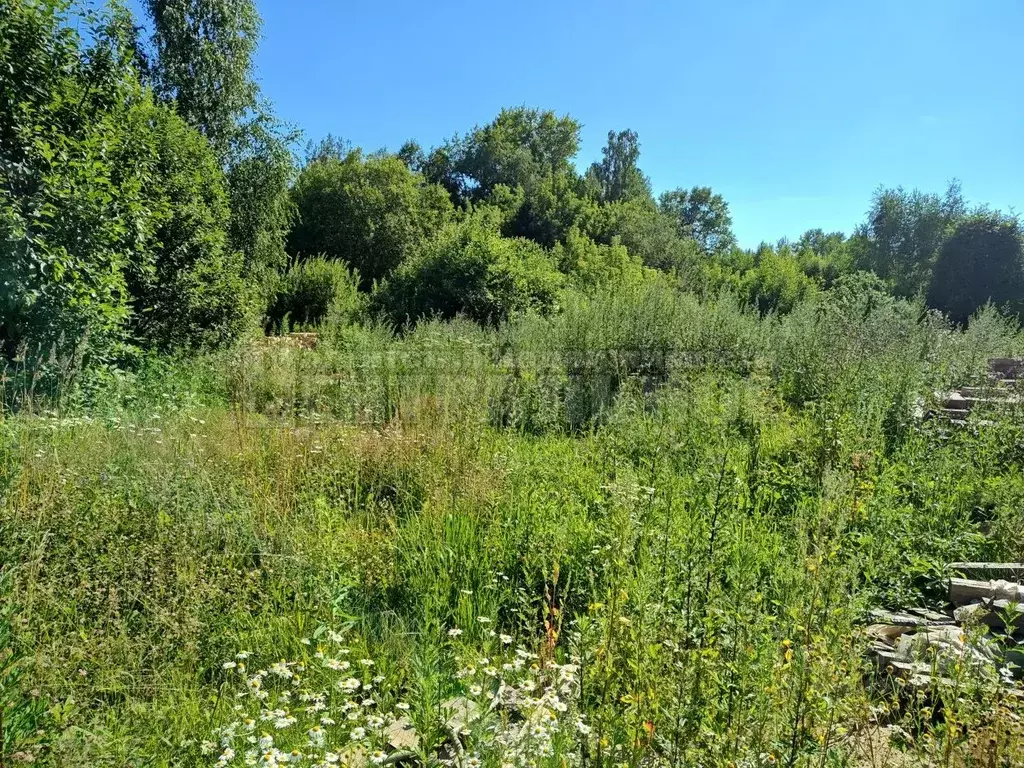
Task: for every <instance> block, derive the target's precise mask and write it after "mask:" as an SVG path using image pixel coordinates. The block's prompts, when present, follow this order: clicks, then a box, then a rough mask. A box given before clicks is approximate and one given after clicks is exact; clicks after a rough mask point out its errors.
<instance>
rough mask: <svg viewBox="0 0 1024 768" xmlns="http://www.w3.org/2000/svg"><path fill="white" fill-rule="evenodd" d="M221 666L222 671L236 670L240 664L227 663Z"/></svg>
mask: <svg viewBox="0 0 1024 768" xmlns="http://www.w3.org/2000/svg"><path fill="white" fill-rule="evenodd" d="M220 666H221V668H222V669H234V668H235V667H237V666H238V664H237V662H234V661H225V662H224V663H223V664H221V665H220Z"/></svg>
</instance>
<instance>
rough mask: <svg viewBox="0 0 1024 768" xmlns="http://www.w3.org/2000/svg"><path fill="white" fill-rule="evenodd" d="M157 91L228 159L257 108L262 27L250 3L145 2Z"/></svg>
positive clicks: (232, 0)
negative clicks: (256, 73)
mask: <svg viewBox="0 0 1024 768" xmlns="http://www.w3.org/2000/svg"><path fill="white" fill-rule="evenodd" d="M146 7H147V9H148V10H149V15H150V18H151V19H152V22H153V47H154V53H155V61H154V67H153V70H152V75H153V78H154V81H155V85H156V89H157V92H158V93H159V94H160V95H161V96H163V97H164V98H166V99H172V100H173V101H174V102H175V104H176V108H177V110H178V114H180V115H181V116H182V117H184V118H185V119H186V120H187V121H188V122H189V123H191V124H192V125H193V126H194V127H195V128H197V129H198V130H199V131H200V132H201V133H202V134H203V135H204V136H206V138H207V139H209V141H210V143H211V144H212V145H213V147H214V149H215V150H216V151H217V153H218V154H219V155H220V156H221V157H222V158H224V157H227V155H228V152H229V151H230V149H231V146H232V143H233V142H234V141H235V140H236V139H237V137H238V132H239V129H240V125H241V123H242V121H243V118H244V117H245V116H246V114H247V113H249V112H250V110H253V109H255V108H256V106H257V99H258V96H259V89H258V87H257V85H256V83H255V81H254V79H253V77H252V62H253V56H254V55H255V53H256V47H257V45H258V43H259V35H260V27H261V25H262V22H261V20H260V16H259V13H258V12H257V10H256V5H255V3H254V2H253V1H252V0H146Z"/></svg>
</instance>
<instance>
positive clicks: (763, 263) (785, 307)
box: [740, 246, 815, 314]
mask: <svg viewBox="0 0 1024 768" xmlns="http://www.w3.org/2000/svg"><path fill="white" fill-rule="evenodd" d="M755 260H756V263H755V266H754V268H753V269H750V270H748V271H747V272H745V273H744V274H743V277H742V278H741V279H740V291H741V293H742V294H743V295H745V296H746V297H747V298H748V300H749V301H750V303H751V304H753V305H754V306H755V307H757V309H758V311H760V312H761V314H767V313H768V312H781V313H786V312H791V311H792V310H793V309H794V308H795V307H796V306H797V304H799V303H800V302H801V301H803V300H804V299H805V298H807V297H808V296H809V295H810V294H811V293H812V292H813V291H814V290H815V282H814V281H813V280H812V279H811V278H809V277H807V275H805V274H804V272H803V271H802V270H801V267H800V263H799V262H798V261H797V259H796V258H795V257H794V256H793V254H792V252H791V251H790V250H789V248H788V247H787V248H784V249H783V248H780V249H778V250H776V249H773V248H771V247H770V246H762V247H761V248H760V249H759V250H758V251H757V253H756V255H755Z"/></svg>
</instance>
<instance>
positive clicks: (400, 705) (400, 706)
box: [395, 701, 409, 712]
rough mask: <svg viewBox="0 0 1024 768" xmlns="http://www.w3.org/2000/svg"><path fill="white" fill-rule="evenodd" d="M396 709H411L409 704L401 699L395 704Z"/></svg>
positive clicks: (404, 710)
mask: <svg viewBox="0 0 1024 768" xmlns="http://www.w3.org/2000/svg"><path fill="white" fill-rule="evenodd" d="M395 709H400V710H402V711H403V712H408V711H409V705H408V704H406V703H405V702H404V701H400V702H398V703H397V704H395Z"/></svg>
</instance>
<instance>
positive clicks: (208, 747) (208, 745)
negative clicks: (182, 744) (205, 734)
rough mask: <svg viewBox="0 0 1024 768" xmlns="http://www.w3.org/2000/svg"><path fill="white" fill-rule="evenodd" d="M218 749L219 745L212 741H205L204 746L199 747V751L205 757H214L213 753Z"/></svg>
mask: <svg viewBox="0 0 1024 768" xmlns="http://www.w3.org/2000/svg"><path fill="white" fill-rule="evenodd" d="M216 748H217V745H216V744H214V743H213V742H212V741H204V742H203V743H202V744H200V745H199V751H200V752H202V753H203V754H204V755H212V754H213V751H214V750H215V749H216Z"/></svg>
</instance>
